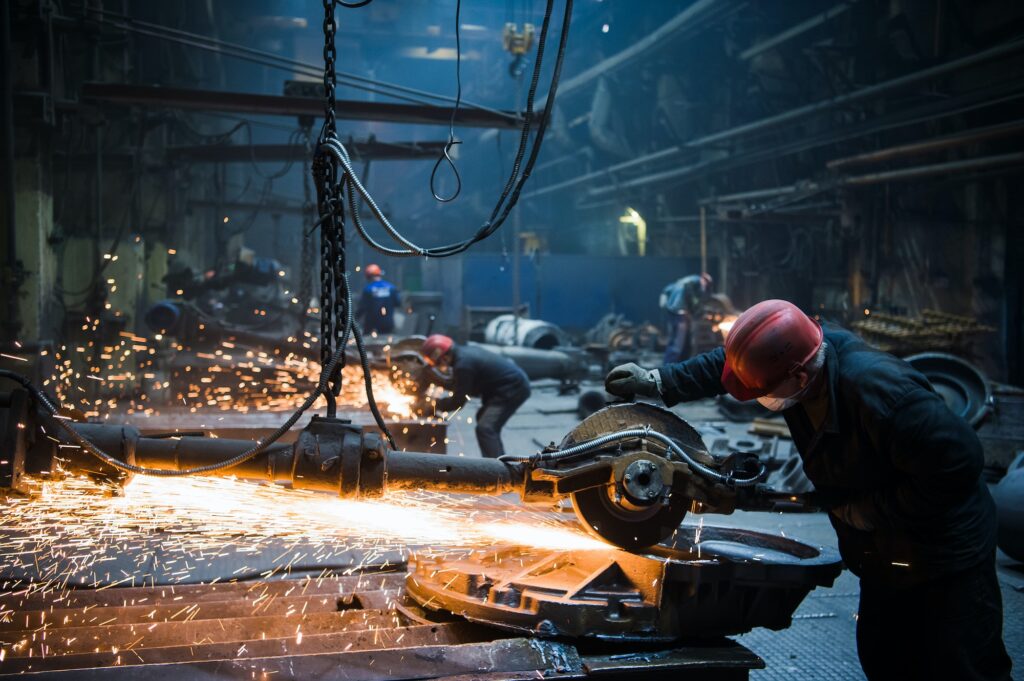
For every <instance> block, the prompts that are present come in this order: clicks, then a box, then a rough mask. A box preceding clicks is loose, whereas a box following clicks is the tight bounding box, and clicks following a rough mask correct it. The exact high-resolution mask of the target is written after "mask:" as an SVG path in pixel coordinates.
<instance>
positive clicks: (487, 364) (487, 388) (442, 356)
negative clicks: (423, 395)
mask: <svg viewBox="0 0 1024 681" xmlns="http://www.w3.org/2000/svg"><path fill="white" fill-rule="evenodd" d="M420 353H421V354H422V355H423V359H424V360H425V361H426V363H427V364H428V365H430V366H431V367H433V368H434V369H436V371H435V372H432V374H433V378H434V382H435V383H440V384H441V385H443V386H444V387H445V388H447V389H448V390H450V391H451V393H452V394H451V397H447V398H444V399H440V400H437V402H436V403H435V404H434V411H435V413H440V412H453V411H455V410H456V409H459V408H461V407H462V406H464V405H465V404H466V402H467V401H468V399H469V398H470V397H478V398H480V400H481V403H482V404H481V405H480V409H479V410H477V412H476V440H477V442H478V443H479V445H480V453H481V454H482V455H483V456H485V457H488V458H492V459H493V458H497V457H499V456H502V455H503V454H504V453H505V447H504V445H503V444H502V442H501V429H502V428H503V427H504V426H505V424H506V423H507V422H508V420H509V419H510V418H511V417H512V414H514V413H516V410H518V409H519V407H521V406H522V405H523V402H525V401H526V400H527V398H528V397H530V380H529V379H528V378H527V377H526V374H525V373H524V372H523V370H522V369H520V368H519V367H518V366H516V364H515V363H513V362H512V360H510V359H508V358H506V357H502V356H501V355H496V354H495V353H493V352H491V351H489V350H484V349H483V348H481V347H477V346H475V345H458V344H456V343H455V342H454V341H453V340H452V339H451V338H449V337H448V336H443V335H440V334H435V335H433V336H429V337H427V339H426V340H425V341H423V346H422V347H421V348H420Z"/></svg>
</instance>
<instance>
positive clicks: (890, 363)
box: [825, 326, 931, 414]
mask: <svg viewBox="0 0 1024 681" xmlns="http://www.w3.org/2000/svg"><path fill="white" fill-rule="evenodd" d="M825 340H826V341H827V342H828V343H829V345H831V346H832V349H833V351H834V352H835V357H836V367H837V369H838V372H837V374H838V375H837V384H838V387H839V390H840V392H841V393H842V394H843V395H844V396H846V397H847V398H854V399H856V401H857V402H859V403H861V404H862V405H864V406H865V407H867V408H871V409H873V410H875V411H878V412H879V413H882V414H884V413H887V412H888V411H890V410H891V409H893V408H895V407H896V406H898V405H899V404H900V403H901V402H902V401H903V400H904V399H905V398H907V397H908V396H909V395H910V394H911V393H913V392H915V391H918V390H923V391H926V392H928V393H930V392H931V385H930V384H929V383H928V379H927V378H925V377H924V376H923V375H922V374H921V373H920V372H919V371H917V370H916V369H914V368H913V367H912V366H910V365H909V364H907V363H906V362H904V361H903V360H901V359H899V358H898V357H894V356H893V355H890V354H889V353H887V352H882V351H881V350H879V349H878V348H875V347H873V346H871V345H869V344H868V343H866V342H865V341H864V340H863V339H861V338H860V337H859V336H857V335H856V334H854V333H852V332H850V331H848V330H846V329H843V328H840V327H836V326H826V327H825Z"/></svg>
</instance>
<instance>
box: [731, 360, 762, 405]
mask: <svg viewBox="0 0 1024 681" xmlns="http://www.w3.org/2000/svg"><path fill="white" fill-rule="evenodd" d="M722 387H724V388H725V389H726V391H728V393H729V394H730V395H732V396H733V397H735V398H736V399H737V400H739V401H740V402H746V401H748V400H754V399H757V398H758V397H764V396H765V395H767V394H768V391H767V390H761V389H758V388H749V387H747V385H746V384H744V383H743V381H741V380H740V377H739V376H737V375H736V374H735V372H733V370H732V366H731V365H730V364H729V360H728V359H726V360H725V366H724V367H722Z"/></svg>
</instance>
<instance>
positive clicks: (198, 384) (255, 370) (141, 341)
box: [18, 318, 418, 419]
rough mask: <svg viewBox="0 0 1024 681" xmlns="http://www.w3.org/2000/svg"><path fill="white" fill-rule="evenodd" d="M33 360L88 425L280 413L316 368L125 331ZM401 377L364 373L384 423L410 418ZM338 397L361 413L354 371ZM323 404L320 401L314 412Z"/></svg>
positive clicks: (90, 326)
mask: <svg viewBox="0 0 1024 681" xmlns="http://www.w3.org/2000/svg"><path fill="white" fill-rule="evenodd" d="M81 330H82V332H83V333H86V334H97V333H99V321H98V320H92V319H89V318H87V321H86V324H84V325H83V326H82V329H81ZM285 340H286V341H287V342H288V343H290V344H292V345H301V346H303V347H304V348H306V350H307V351H309V352H312V350H313V349H315V347H316V345H317V344H318V339H317V338H316V337H315V336H313V335H311V334H309V333H308V332H307V333H306V334H305V335H304V336H303V338H302V339H298V338H287V339H285ZM158 357H160V358H161V359H160V360H159V361H158ZM18 359H22V358H18ZM39 359H41V360H43V361H44V363H45V364H48V365H51V366H52V367H53V369H52V373H51V374H50V375H49V377H48V378H46V379H45V380H44V381H43V387H44V388H46V389H47V390H51V391H53V392H54V393H56V395H57V396H58V397H59V398H60V400H61V401H62V402H63V403H64V404H66V405H67V406H70V407H73V408H75V409H77V410H79V411H81V412H82V413H83V414H84V415H85V416H86V417H88V418H94V419H95V418H102V419H109V418H111V416H112V415H113V416H114V417H116V416H117V415H118V414H145V415H148V416H151V415H154V414H157V413H159V412H160V411H161V409H162V408H165V407H167V406H174V407H175V408H176V409H178V408H181V407H184V408H186V409H187V410H188V411H189V412H192V413H197V412H210V411H214V412H215V411H228V410H230V411H232V412H235V413H247V412H277V411H280V412H287V411H290V410H292V409H295V408H296V407H297V406H299V404H301V403H302V401H303V400H304V399H305V398H306V396H307V395H308V394H309V393H310V392H311V391H312V390H313V388H314V387H315V386H316V383H317V380H318V379H319V377H320V363H319V362H316V361H314V360H311V359H308V358H307V357H304V356H301V355H299V354H296V353H295V352H288V351H284V350H282V349H280V348H278V349H275V350H272V351H268V350H261V349H258V348H247V347H245V346H243V345H241V344H237V343H232V342H228V341H224V342H221V343H220V344H218V345H213V346H210V347H207V348H204V349H202V350H199V349H193V348H190V347H187V346H185V345H183V344H181V343H179V342H177V341H174V340H173V339H167V338H164V337H162V336H161V335H160V334H156V335H155V337H153V338H147V337H143V336H138V335H136V334H134V333H130V332H120V333H119V334H118V337H117V340H116V341H108V342H97V341H95V340H83V341H82V342H80V343H72V344H64V345H59V346H57V347H56V348H54V350H53V351H52V357H51V352H50V351H49V350H44V351H42V352H41V353H40V354H39ZM401 373H402V372H400V371H399V370H398V368H397V367H392V368H391V369H390V370H384V369H377V370H372V371H371V383H372V384H373V390H374V396H375V397H376V400H377V403H378V404H379V405H380V406H381V409H382V411H383V413H384V415H385V416H388V417H391V418H395V419H409V418H414V417H416V416H418V415H417V414H415V413H414V405H415V396H414V395H411V394H408V393H409V392H410V391H409V390H408V389H407V388H408V382H407V381H403V380H401V379H403V378H405V377H404V376H401V375H400V374H401ZM87 379H88V380H87ZM396 385H401V386H402V387H403V390H401V391H400V390H399V389H398V388H396ZM339 398H340V399H339V401H340V403H341V404H343V405H344V406H345V407H348V408H352V409H365V408H366V407H367V399H366V394H365V387H364V381H363V370H362V368H361V367H359V366H347V367H345V368H344V369H342V392H341V395H340V396H339ZM324 405H325V402H324V400H323V398H320V399H319V400H318V401H317V403H316V404H315V405H314V408H323V406H324Z"/></svg>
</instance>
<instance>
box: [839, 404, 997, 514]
mask: <svg viewBox="0 0 1024 681" xmlns="http://www.w3.org/2000/svg"><path fill="white" fill-rule="evenodd" d="M878 425H879V426H880V427H879V428H877V430H876V431H875V432H876V433H877V436H876V437H877V438H878V439H877V441H876V443H875V444H876V446H878V447H879V448H880V450H881V451H887V452H888V453H889V456H890V459H891V461H892V464H893V466H894V467H895V469H896V479H895V480H894V481H893V484H892V485H890V486H887V487H885V488H884V489H881V490H878V491H876V492H873V493H871V494H870V495H868V496H866V497H863V498H861V499H860V500H858V501H855V502H853V503H851V504H849V505H848V507H846V508H844V509H841V515H840V517H842V516H843V515H845V516H846V518H844V519H845V520H847V522H848V523H849V524H851V525H854V526H863V529H869V528H871V527H877V526H879V525H882V526H891V527H900V528H904V529H907V528H913V527H923V526H927V525H928V524H929V523H932V522H935V521H936V520H940V519H941V517H942V515H943V513H944V512H946V511H947V510H949V509H951V508H954V507H955V506H957V505H958V504H960V503H962V502H963V501H964V500H966V499H967V498H968V497H969V496H970V495H971V494H973V493H974V492H975V491H976V490H977V486H978V479H979V477H980V476H981V472H982V467H983V466H984V454H983V452H982V448H981V442H980V441H979V440H978V436H977V435H976V434H975V433H974V430H973V429H972V428H971V427H970V426H969V425H968V424H967V422H966V421H964V420H963V419H962V418H960V417H959V416H956V415H954V414H952V413H951V412H950V411H949V409H947V408H946V406H945V404H944V403H943V402H942V399H941V398H940V397H939V396H938V395H936V394H935V393H933V392H931V391H929V390H926V389H924V388H915V389H913V390H911V391H910V392H909V393H907V394H906V395H904V396H903V397H902V398H901V399H900V400H899V402H898V403H897V404H896V405H895V407H894V408H893V409H892V411H891V413H890V414H889V417H888V419H885V420H884V421H883V422H882V423H880V424H878Z"/></svg>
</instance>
